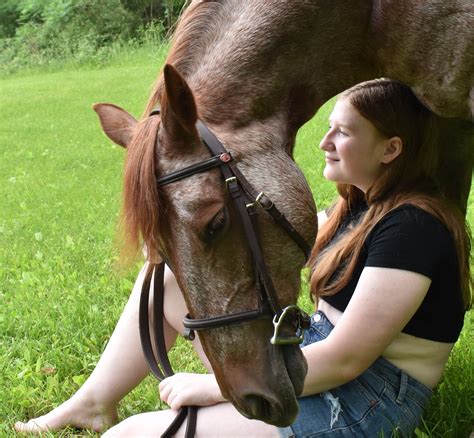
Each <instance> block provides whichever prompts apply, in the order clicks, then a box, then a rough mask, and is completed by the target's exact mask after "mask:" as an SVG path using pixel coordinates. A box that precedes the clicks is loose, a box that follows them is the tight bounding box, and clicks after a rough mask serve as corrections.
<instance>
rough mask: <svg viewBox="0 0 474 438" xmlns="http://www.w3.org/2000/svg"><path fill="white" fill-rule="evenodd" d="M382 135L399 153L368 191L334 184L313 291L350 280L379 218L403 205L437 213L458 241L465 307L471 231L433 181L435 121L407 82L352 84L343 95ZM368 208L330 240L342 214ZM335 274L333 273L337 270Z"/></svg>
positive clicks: (330, 291)
mask: <svg viewBox="0 0 474 438" xmlns="http://www.w3.org/2000/svg"><path fill="white" fill-rule="evenodd" d="M340 98H341V99H348V100H349V102H350V103H351V104H352V105H353V106H354V108H355V109H356V110H357V111H358V112H359V113H360V115H362V116H363V117H364V118H366V119H367V120H369V121H370V122H371V123H372V124H373V125H374V126H375V128H376V129H377V130H378V131H379V133H380V134H381V135H382V136H383V137H384V138H391V137H394V136H398V137H400V138H401V140H402V144H403V150H402V153H401V154H400V155H399V156H398V157H397V158H396V159H395V160H393V161H392V162H391V163H389V164H386V165H384V168H383V170H382V172H381V173H380V175H379V176H378V178H377V179H376V181H375V182H374V184H373V185H372V186H371V187H370V189H369V190H368V191H367V193H365V194H364V193H363V192H362V191H361V190H359V189H358V188H357V187H355V186H353V185H349V184H338V186H337V189H338V192H339V197H338V199H337V201H336V203H335V204H334V206H333V208H332V210H331V213H330V215H329V218H328V220H327V222H326V223H325V224H324V226H323V227H322V228H321V230H320V231H319V233H318V237H317V240H316V244H315V246H314V248H313V251H312V254H311V257H310V260H309V261H308V265H309V266H310V267H311V271H312V274H311V292H312V294H313V296H314V297H315V298H316V299H317V298H319V297H322V296H328V295H334V294H336V293H337V292H338V291H339V290H341V289H342V288H343V287H344V286H346V285H347V283H348V282H349V280H350V278H351V276H352V274H353V271H354V268H355V266H356V264H357V259H358V257H359V255H360V252H361V250H362V248H363V244H364V242H365V240H366V238H367V236H368V234H369V233H370V231H371V230H372V228H373V227H374V226H375V224H377V222H378V221H380V219H382V217H384V216H385V215H386V214H387V213H388V212H390V211H391V210H393V209H395V208H397V207H399V206H401V205H406V204H411V205H414V206H416V207H418V208H421V209H423V210H425V211H426V212H428V213H429V214H431V215H433V216H434V217H436V218H437V219H438V220H439V221H440V222H441V223H442V224H443V225H444V226H445V227H446V228H447V229H448V231H449V232H450V233H451V236H452V237H453V239H454V243H455V245H456V250H457V255H458V263H459V276H460V287H461V292H462V296H463V300H464V303H465V306H466V309H468V308H470V306H471V288H472V278H471V276H470V267H469V262H470V260H469V258H470V235H469V228H468V226H467V224H466V221H465V219H464V216H463V214H462V213H461V211H460V210H459V208H457V207H456V206H455V205H454V204H452V203H450V202H449V201H448V200H447V199H446V198H445V196H444V195H443V193H442V190H441V188H440V187H438V185H437V184H436V172H437V169H438V157H439V148H440V145H439V142H437V133H436V121H435V117H434V115H432V114H431V113H430V111H428V110H427V109H426V108H425V107H424V106H423V105H422V104H421V103H420V102H419V101H418V99H417V98H416V96H415V95H414V94H413V92H412V91H411V89H410V88H409V87H407V86H406V85H404V84H402V83H399V82H396V81H392V80H387V79H378V80H373V81H368V82H364V83H362V84H359V85H356V86H354V87H352V88H350V89H349V90H347V91H346V92H344V93H343V94H342V96H341V97H340ZM364 198H365V201H366V202H367V204H368V211H367V213H366V214H365V215H364V216H363V217H362V218H361V219H360V220H359V222H358V223H357V224H356V225H355V226H354V227H353V228H351V229H349V230H348V231H347V232H345V233H344V235H343V236H341V237H340V238H339V239H337V241H336V242H334V243H331V244H329V243H330V242H331V240H332V239H333V237H334V236H335V234H336V232H337V230H338V228H339V226H340V225H341V223H342V222H343V220H344V218H345V217H346V216H347V215H348V214H349V213H350V212H351V210H352V209H353V208H354V206H355V205H357V204H359V203H360V202H361V201H362V200H364ZM336 272H337V273H338V275H337V276H336V278H334V277H335V275H334V274H335V273H336Z"/></svg>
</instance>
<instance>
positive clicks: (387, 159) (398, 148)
mask: <svg viewBox="0 0 474 438" xmlns="http://www.w3.org/2000/svg"><path fill="white" fill-rule="evenodd" d="M402 151H403V142H402V139H401V138H400V137H391V138H389V139H387V142H386V145H385V150H384V153H383V156H382V163H384V164H388V163H391V162H392V161H393V160H394V159H395V158H397V157H398V156H399V155H400V154H401V153H402Z"/></svg>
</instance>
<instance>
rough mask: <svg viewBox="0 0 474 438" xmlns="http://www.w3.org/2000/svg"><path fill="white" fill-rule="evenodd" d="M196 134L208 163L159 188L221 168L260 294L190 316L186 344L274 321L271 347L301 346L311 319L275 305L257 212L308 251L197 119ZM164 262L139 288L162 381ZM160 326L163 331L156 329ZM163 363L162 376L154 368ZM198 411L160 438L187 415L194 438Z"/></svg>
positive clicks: (143, 328)
mask: <svg viewBox="0 0 474 438" xmlns="http://www.w3.org/2000/svg"><path fill="white" fill-rule="evenodd" d="M157 114H160V110H159V109H155V110H153V111H152V112H151V113H150V116H153V115H157ZM196 128H197V131H198V133H199V135H200V137H201V139H202V141H203V143H204V144H205V145H206V146H207V148H208V149H209V151H210V152H211V154H212V156H211V158H209V159H207V160H204V161H201V162H199V163H197V164H194V165H191V166H188V167H185V168H183V169H180V170H177V171H175V172H172V173H170V174H167V175H165V176H162V177H159V178H158V180H157V184H158V186H165V185H167V184H171V183H174V182H176V181H180V180H182V179H184V178H188V177H190V176H192V175H196V174H198V173H202V172H206V171H208V170H210V169H214V168H217V167H218V168H219V169H220V171H221V173H222V176H223V178H224V181H225V184H226V188H227V190H228V192H229V193H230V196H231V199H232V201H233V203H234V206H235V208H236V210H237V212H238V216H239V218H240V220H241V223H242V226H243V229H244V233H245V236H246V240H247V242H248V245H249V249H250V252H251V254H252V258H253V262H254V265H255V284H256V289H257V292H258V297H259V300H258V307H257V308H256V309H253V310H247V311H242V312H237V313H232V314H229V315H221V316H215V317H209V318H201V319H196V318H192V317H191V316H190V315H189V314H188V315H186V317H185V318H184V320H183V325H184V327H185V337H186V338H187V339H189V340H193V339H194V338H195V331H197V330H210V329H214V328H220V327H225V326H229V325H234V324H240V323H244V322H248V321H253V320H256V319H263V318H271V317H273V326H274V333H273V336H272V337H271V339H270V342H271V343H272V344H273V345H294V344H299V343H301V342H302V340H303V332H304V330H305V329H306V328H308V327H309V324H310V318H309V316H308V315H307V314H306V313H305V312H303V311H302V310H301V309H299V308H298V307H297V306H296V305H290V306H287V307H285V308H282V307H281V306H280V304H279V300H278V296H277V293H276V290H275V287H274V285H273V281H272V279H271V276H270V275H269V272H268V268H267V266H266V264H265V260H264V257H263V253H262V250H261V247H260V243H259V239H258V232H257V215H258V213H257V207H260V208H261V209H263V211H265V212H267V213H268V214H269V215H270V216H271V217H272V218H273V219H274V220H275V222H276V223H277V224H278V225H279V226H280V227H281V228H283V230H284V231H285V232H286V233H287V234H288V235H289V236H290V237H291V238H292V239H293V240H294V241H295V242H296V244H297V245H298V246H299V247H300V248H301V249H302V250H303V252H304V254H305V256H306V260H307V259H308V257H309V255H310V252H311V247H310V245H309V244H308V243H307V242H306V240H305V239H304V238H303V237H302V236H301V235H300V234H299V233H298V232H297V231H296V229H295V228H294V227H293V226H292V225H291V223H290V222H289V221H288V220H287V219H286V217H285V216H284V215H283V214H282V213H281V212H280V211H279V210H278V209H277V207H276V206H275V204H274V203H273V202H272V201H271V200H270V199H269V198H268V196H267V195H266V194H265V193H264V192H258V191H256V190H255V189H254V188H253V186H252V185H251V184H250V183H249V181H248V180H247V179H246V178H245V176H244V175H243V174H242V173H241V172H240V170H239V169H238V167H237V165H236V164H235V162H234V161H233V159H232V155H231V154H230V152H228V151H227V150H226V149H225V147H224V146H223V145H222V143H221V142H220V141H219V139H218V138H217V137H216V136H215V135H214V133H213V132H212V131H211V130H210V129H209V128H208V127H207V126H206V125H205V124H204V123H202V122H201V121H200V120H198V121H197V123H196ZM152 279H153V280H154V281H153V283H154V285H153V289H154V304H153V314H154V327H155V345H156V352H157V355H158V360H157V358H156V356H155V353H154V351H153V347H152V344H151V336H150V321H149V317H148V306H149V295H150V289H151V281H152ZM163 279H164V262H161V263H160V264H159V265H152V264H150V265H149V267H148V271H147V273H146V276H145V280H144V282H143V286H142V293H141V299H140V310H139V323H140V324H139V325H140V338H141V343H142V347H143V351H144V355H145V358H146V360H147V362H148V364H149V366H150V369H151V371H152V373H153V374H154V375H155V376H156V377H157V378H158V380H163V379H164V378H165V377H168V376H171V375H173V370H172V368H171V365H170V363H169V360H168V356H167V353H166V345H165V341H164V331H163V327H162V324H158V322H159V321H163V296H164V286H163ZM285 323H286V324H287V325H288V324H289V325H291V326H292V327H293V329H294V335H291V336H286V335H283V333H282V327H283V325H284V324H285ZM160 325H161V327H159V326H160ZM158 362H159V363H161V366H162V368H163V371H164V372H162V371H161V370H160V368H159V366H158V365H157V363H158ZM196 409H197V408H196V407H193V406H191V407H186V408H182V409H181V411H180V412H179V413H178V415H177V417H176V418H175V420H174V421H173V423H172V424H171V425H170V427H169V428H168V429H167V431H166V432H165V433H164V434H163V435H162V436H164V437H170V436H172V435H173V434H174V433H176V431H177V430H178V429H179V427H180V426H181V424H182V423H183V421H184V419H185V418H186V416H187V415H188V414H189V417H188V425H187V428H186V437H188V436H189V437H191V436H194V432H195V427H196Z"/></svg>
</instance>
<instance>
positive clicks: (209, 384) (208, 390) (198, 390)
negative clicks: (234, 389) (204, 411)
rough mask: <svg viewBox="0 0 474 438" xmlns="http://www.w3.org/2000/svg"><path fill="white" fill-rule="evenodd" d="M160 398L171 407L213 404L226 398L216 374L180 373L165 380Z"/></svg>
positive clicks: (161, 385)
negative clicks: (218, 383)
mask: <svg viewBox="0 0 474 438" xmlns="http://www.w3.org/2000/svg"><path fill="white" fill-rule="evenodd" d="M159 389H160V398H161V400H163V401H164V402H165V403H166V404H168V406H169V407H170V408H171V409H180V408H181V407H182V406H211V405H215V404H217V403H221V402H224V401H225V399H224V397H223V396H222V394H221V390H220V388H219V386H218V385H217V381H216V378H215V377H214V374H194V373H193V374H192V373H178V374H175V375H174V376H171V377H168V378H167V379H165V380H163V381H162V382H161V383H160V385H159Z"/></svg>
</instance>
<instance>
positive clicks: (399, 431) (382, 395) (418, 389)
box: [279, 312, 432, 438]
mask: <svg viewBox="0 0 474 438" xmlns="http://www.w3.org/2000/svg"><path fill="white" fill-rule="evenodd" d="M333 328H334V326H333V325H332V324H331V322H330V321H329V320H328V319H327V317H326V315H324V313H322V312H316V313H315V314H314V315H313V316H312V318H311V327H310V328H309V329H308V330H307V331H306V332H305V335H304V341H303V343H302V344H301V346H302V347H304V346H305V345H309V344H312V343H314V342H318V341H320V340H322V339H325V338H326V337H327V336H328V335H329V333H331V331H332V329H333ZM431 394H432V390H431V389H430V388H428V387H426V386H425V385H423V384H422V383H420V382H419V381H417V380H415V379H413V378H412V377H410V376H409V375H408V374H406V373H405V372H404V371H402V370H400V369H399V368H397V367H396V366H395V365H393V364H392V363H390V362H389V361H387V360H386V359H384V358H383V357H380V358H378V359H377V360H376V361H375V362H374V364H373V365H372V366H371V367H370V368H369V369H367V370H366V371H365V372H364V373H362V374H361V375H360V376H359V377H357V378H356V379H354V380H351V381H350V382H348V383H346V384H344V385H342V386H339V387H337V388H334V389H331V390H330V391H325V392H323V393H321V394H315V395H311V396H308V397H301V398H300V399H298V404H299V413H298V416H297V418H296V420H295V421H294V423H293V424H292V425H291V426H290V427H285V428H280V429H279V431H280V435H281V436H282V437H285V438H289V437H297V438H300V437H351V438H353V437H370V438H374V437H385V438H387V437H392V436H394V437H405V436H406V437H410V436H412V434H413V431H414V430H415V428H416V426H417V425H418V423H419V422H420V420H421V416H422V414H423V409H424V408H425V406H426V405H427V404H428V401H429V399H430V397H431Z"/></svg>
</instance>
